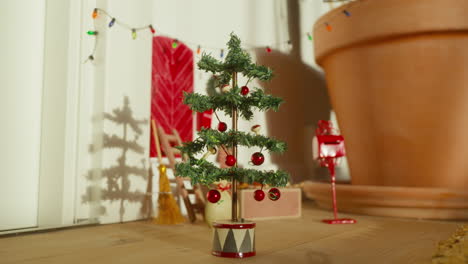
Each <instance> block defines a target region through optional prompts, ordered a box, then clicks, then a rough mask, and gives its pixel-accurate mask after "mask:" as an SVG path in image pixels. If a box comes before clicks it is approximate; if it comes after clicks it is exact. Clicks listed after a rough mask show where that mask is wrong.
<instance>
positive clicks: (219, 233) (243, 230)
mask: <svg viewBox="0 0 468 264" xmlns="http://www.w3.org/2000/svg"><path fill="white" fill-rule="evenodd" d="M255 225H256V224H255V223H254V222H251V221H239V222H232V221H230V220H224V221H216V222H214V223H213V231H214V232H213V250H212V254H213V255H214V256H217V257H224V258H247V257H253V256H255V254H256V253H255Z"/></svg>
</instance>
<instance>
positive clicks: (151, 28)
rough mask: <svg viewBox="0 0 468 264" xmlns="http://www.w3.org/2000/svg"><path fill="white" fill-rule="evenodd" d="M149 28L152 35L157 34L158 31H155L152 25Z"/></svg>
mask: <svg viewBox="0 0 468 264" xmlns="http://www.w3.org/2000/svg"><path fill="white" fill-rule="evenodd" d="M148 27H149V29H150V30H151V33H152V34H154V33H156V30H154V28H153V26H152V25H149V26H148Z"/></svg>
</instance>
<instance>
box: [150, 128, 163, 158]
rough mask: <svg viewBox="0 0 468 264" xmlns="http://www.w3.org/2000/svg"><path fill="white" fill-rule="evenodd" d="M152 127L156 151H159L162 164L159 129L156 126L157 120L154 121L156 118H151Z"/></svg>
mask: <svg viewBox="0 0 468 264" xmlns="http://www.w3.org/2000/svg"><path fill="white" fill-rule="evenodd" d="M151 128H153V140H154V142H155V143H156V152H157V153H158V161H159V164H162V154H161V146H160V145H159V136H158V129H157V128H156V121H154V119H151Z"/></svg>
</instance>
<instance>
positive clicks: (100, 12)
mask: <svg viewBox="0 0 468 264" xmlns="http://www.w3.org/2000/svg"><path fill="white" fill-rule="evenodd" d="M341 1H349V0H338V1H336V0H335V1H324V2H326V3H330V2H341ZM363 1H366V0H355V1H352V2H351V3H350V4H348V5H346V6H345V7H344V8H342V7H338V8H342V10H341V12H336V13H334V14H333V15H332V16H330V17H328V18H327V21H325V22H324V23H323V24H316V25H314V28H313V29H315V28H317V27H324V28H325V30H326V31H328V32H332V31H333V26H332V24H333V23H332V22H333V20H334V19H335V18H336V17H337V16H345V17H347V18H351V17H352V9H353V8H355V7H356V6H357V5H358V4H360V3H361V2H363ZM101 16H103V17H105V18H107V19H108V20H109V22H108V24H107V27H108V29H112V28H113V27H114V26H115V25H118V26H119V27H121V28H125V29H127V30H128V31H129V36H130V37H131V38H132V39H133V40H136V39H137V38H138V36H139V32H140V31H147V32H148V33H150V34H152V35H155V34H156V32H158V34H159V35H161V36H168V37H169V34H164V33H163V32H161V31H159V30H156V29H155V27H154V26H153V25H152V24H148V25H140V26H137V27H136V26H132V25H129V24H127V23H125V22H124V21H122V20H120V19H117V18H116V17H115V16H112V15H111V14H110V13H108V12H107V11H106V10H104V9H101V8H94V9H93V11H92V13H91V18H92V19H93V21H94V28H96V23H95V21H96V19H98V18H100V17H101ZM87 34H88V35H89V36H90V37H93V38H94V45H93V49H92V50H91V53H90V55H89V56H88V58H87V59H86V61H85V63H86V62H88V61H94V60H95V58H96V55H95V53H96V49H97V45H98V43H99V41H98V40H99V32H98V31H97V30H96V29H90V30H88V31H87ZM303 37H305V38H307V39H308V40H309V41H313V33H312V32H305V33H304V34H303ZM169 38H172V37H169ZM180 43H184V44H185V45H187V46H189V47H194V48H192V49H193V50H194V51H195V53H196V54H197V55H201V53H202V51H204V50H212V51H217V52H218V54H219V55H218V56H219V57H220V58H221V59H223V58H224V56H225V54H224V47H213V46H208V45H202V44H200V43H194V42H190V41H185V40H184V41H181V40H180V39H178V38H172V44H171V46H172V48H177V47H178V46H179V44H180ZM285 46H286V47H291V41H290V40H287V41H281V42H276V43H270V44H267V45H252V44H248V43H246V44H244V47H245V49H246V50H247V51H254V50H258V49H264V50H265V51H266V52H267V53H271V52H272V50H273V48H281V47H285Z"/></svg>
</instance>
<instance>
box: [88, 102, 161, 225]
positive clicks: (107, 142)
mask: <svg viewBox="0 0 468 264" xmlns="http://www.w3.org/2000/svg"><path fill="white" fill-rule="evenodd" d="M103 117H104V120H108V121H111V122H112V123H114V124H115V125H116V126H118V127H119V128H121V129H122V132H121V136H118V135H115V134H112V135H109V134H105V133H104V135H103V138H102V147H95V145H90V147H89V152H90V153H91V154H95V153H100V152H101V153H102V150H104V149H109V150H110V149H113V150H115V151H120V155H119V156H118V157H117V159H116V163H115V165H113V166H111V167H108V168H102V169H101V170H100V173H96V170H90V171H88V174H87V176H86V178H87V180H88V181H90V185H89V186H88V187H87V188H86V193H85V194H84V195H83V196H82V202H83V203H94V202H96V200H98V201H108V202H110V203H114V202H118V203H119V204H120V209H119V216H120V222H123V217H124V215H125V203H126V202H130V203H141V204H142V206H141V210H140V213H141V215H146V214H147V213H148V210H149V211H150V213H151V210H152V203H151V196H147V195H145V193H151V189H150V190H149V192H148V190H147V191H146V192H141V191H139V190H138V189H134V188H133V189H132V190H131V182H132V181H131V180H132V178H133V179H135V177H136V178H141V179H143V180H148V169H147V167H146V162H145V160H146V159H145V158H143V159H141V166H131V165H128V160H129V154H131V153H135V154H140V155H141V154H144V148H143V146H141V145H139V144H138V139H139V137H140V136H141V134H142V133H143V131H142V129H141V128H140V126H141V125H146V124H147V120H146V119H142V120H138V119H135V118H134V117H133V113H132V110H131V108H130V101H129V98H128V97H127V96H125V97H124V102H123V106H122V107H121V108H115V109H114V110H112V114H109V113H104V116H103ZM131 135H133V139H129V138H130V137H131ZM103 181H105V183H106V185H105V186H106V187H105V188H101V186H102V182H103ZM106 213H107V209H106V207H105V206H103V205H102V203H101V204H100V208H99V210H98V212H97V214H99V215H104V214H106Z"/></svg>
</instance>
